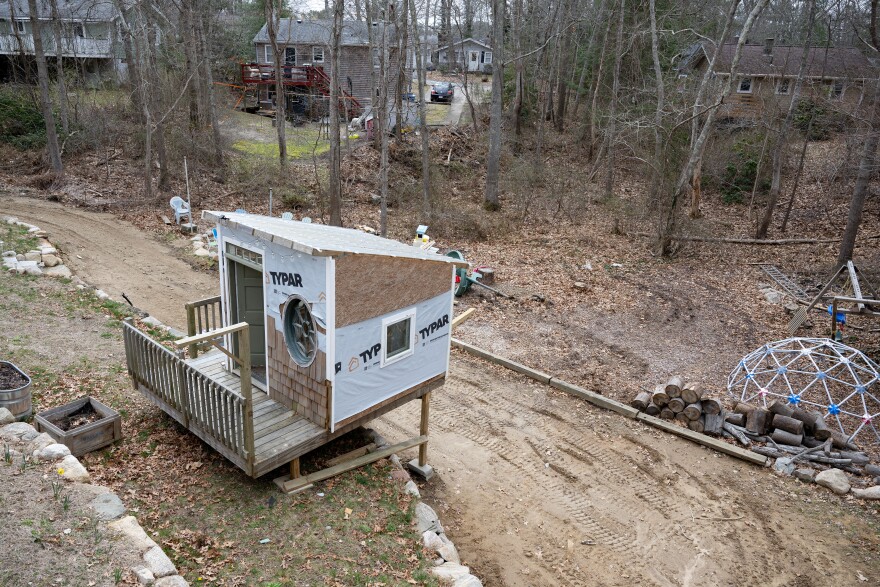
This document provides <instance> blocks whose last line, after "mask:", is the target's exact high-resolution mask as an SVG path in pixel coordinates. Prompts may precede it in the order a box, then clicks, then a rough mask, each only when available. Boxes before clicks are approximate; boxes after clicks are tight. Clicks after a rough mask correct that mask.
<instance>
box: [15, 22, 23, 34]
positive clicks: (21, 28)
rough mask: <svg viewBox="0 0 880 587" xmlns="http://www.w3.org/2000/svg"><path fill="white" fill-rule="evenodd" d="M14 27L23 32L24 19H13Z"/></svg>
mask: <svg viewBox="0 0 880 587" xmlns="http://www.w3.org/2000/svg"><path fill="white" fill-rule="evenodd" d="M15 28H16V29H17V30H18V32H20V33H23V32H24V21H23V20H16V21H15Z"/></svg>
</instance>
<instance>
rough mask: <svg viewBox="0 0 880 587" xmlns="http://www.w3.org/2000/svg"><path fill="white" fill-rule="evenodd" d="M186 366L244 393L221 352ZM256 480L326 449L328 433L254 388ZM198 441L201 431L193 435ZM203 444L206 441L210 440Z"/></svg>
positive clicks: (213, 353)
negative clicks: (323, 447)
mask: <svg viewBox="0 0 880 587" xmlns="http://www.w3.org/2000/svg"><path fill="white" fill-rule="evenodd" d="M186 363H187V364H188V365H190V366H191V367H193V368H195V369H197V370H198V371H199V372H201V373H202V374H204V375H205V376H207V377H209V378H210V379H212V380H214V381H216V382H217V383H220V384H221V385H223V386H225V387H227V388H229V389H231V390H232V391H235V392H236V393H241V381H240V380H239V378H238V376H237V375H235V374H232V373H230V372H229V371H227V369H226V356H225V355H224V354H223V353H221V352H220V351H218V350H213V351H211V352H209V353H207V354H204V355H201V356H199V357H198V358H197V359H188V360H186ZM252 393H253V406H254V456H255V459H254V469H255V470H254V475H253V476H254V477H259V476H261V475H265V474H266V473H268V472H270V471H272V470H273V469H276V468H278V467H280V466H282V465H286V464H287V463H289V462H290V461H292V460H293V459H295V458H296V457H298V456H302V455H304V454H306V453H307V452H309V451H312V450H314V449H315V448H317V447H319V446H321V445H323V444H324V443H326V442H327V441H328V440H329V436H330V435H329V432H328V431H327V430H325V429H324V428H321V427H320V426H318V425H316V424H314V423H312V422H310V421H309V420H306V419H305V418H304V417H302V416H300V415H298V414H296V413H295V412H293V411H291V410H290V408H288V407H286V406H284V405H282V404H280V403H278V402H276V401H274V400H272V399H269V396H268V395H267V394H266V392H264V391H262V390H261V389H258V388H256V387H254V388H253V392H252ZM193 432H194V433H196V434H197V435H199V437H201V435H200V434H198V431H195V430H194V431H193ZM203 440H205V441H207V439H204V438H203Z"/></svg>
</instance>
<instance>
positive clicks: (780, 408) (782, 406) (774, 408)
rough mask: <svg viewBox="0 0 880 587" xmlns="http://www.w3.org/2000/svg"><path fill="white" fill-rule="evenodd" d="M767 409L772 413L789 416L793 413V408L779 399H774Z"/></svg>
mask: <svg viewBox="0 0 880 587" xmlns="http://www.w3.org/2000/svg"><path fill="white" fill-rule="evenodd" d="M768 409H769V410H770V411H771V412H773V413H774V414H779V415H780V416H788V417H789V418H791V415H792V414H793V413H794V409H793V408H792V407H791V406H790V405H788V403H787V402H784V401H782V400H781V399H777V400H774V401H773V403H772V404H770V405H769V406H768Z"/></svg>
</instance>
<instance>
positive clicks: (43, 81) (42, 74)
mask: <svg viewBox="0 0 880 587" xmlns="http://www.w3.org/2000/svg"><path fill="white" fill-rule="evenodd" d="M28 10H29V11H30V13H31V14H30V20H31V27H32V28H33V31H32V35H33V38H34V58H35V60H36V62H37V83H38V84H39V86H40V109H41V110H42V112H43V120H44V121H45V123H46V147H47V148H48V151H49V164H50V165H51V166H52V171H54V172H55V174H56V175H58V176H61V175H62V174H63V173H64V166H63V165H62V163H61V148H60V146H59V145H58V132H57V131H56V130H55V115H54V113H53V112H52V100H51V98H50V96H49V68H48V67H47V66H46V53H45V51H44V50H43V31H42V25H41V24H40V14H39V12H37V1H36V0H28Z"/></svg>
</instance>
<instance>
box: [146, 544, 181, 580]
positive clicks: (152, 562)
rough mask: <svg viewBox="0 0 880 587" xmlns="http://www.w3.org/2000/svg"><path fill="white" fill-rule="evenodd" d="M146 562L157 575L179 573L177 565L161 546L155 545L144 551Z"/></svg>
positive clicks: (163, 575)
mask: <svg viewBox="0 0 880 587" xmlns="http://www.w3.org/2000/svg"><path fill="white" fill-rule="evenodd" d="M144 562H145V563H147V566H148V567H149V568H150V570H151V571H153V574H154V575H156V577H167V576H168V575H175V574H177V567H175V566H174V563H173V562H171V559H170V558H168V555H166V554H165V553H164V552H163V551H162V549H161V548H160V547H159V546H154V547H153V548H151V549H150V550H148V551H147V552H145V553H144Z"/></svg>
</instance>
